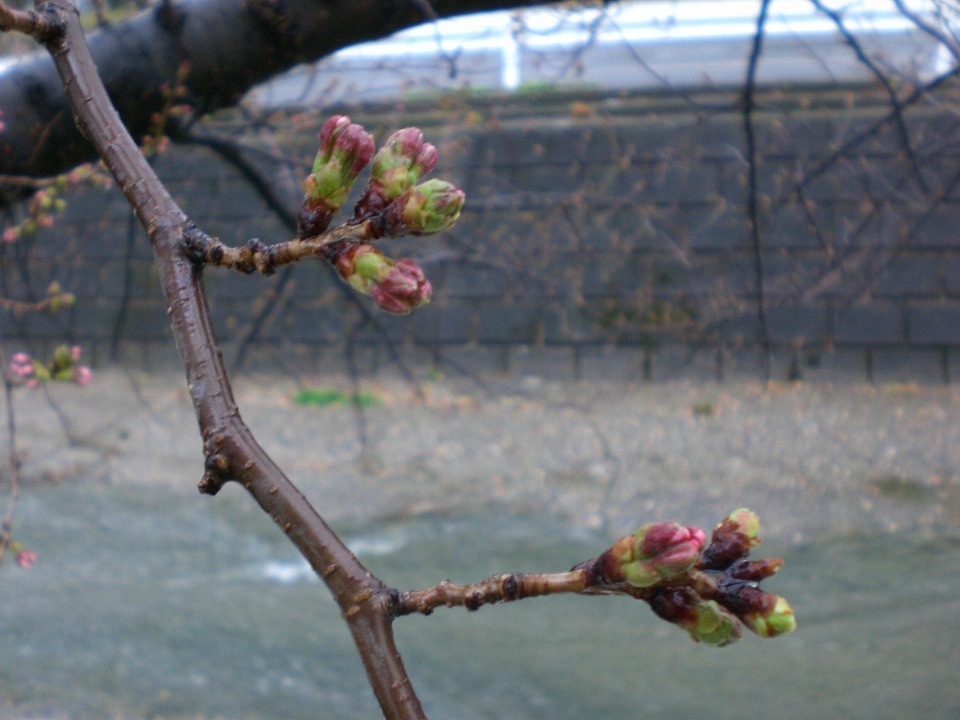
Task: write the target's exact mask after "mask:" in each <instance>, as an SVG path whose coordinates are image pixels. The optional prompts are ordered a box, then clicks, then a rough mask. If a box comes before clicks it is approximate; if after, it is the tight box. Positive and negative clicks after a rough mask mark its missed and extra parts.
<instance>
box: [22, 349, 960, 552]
mask: <svg viewBox="0 0 960 720" xmlns="http://www.w3.org/2000/svg"><path fill="white" fill-rule="evenodd" d="M304 389H309V390H313V391H316V392H314V393H313V395H303V396H301V397H300V398H299V399H300V401H301V402H298V393H300V392H301V391H303V390H304ZM360 390H361V392H362V400H363V403H362V404H363V405H364V407H362V408H361V409H358V408H356V407H354V406H353V405H351V404H350V403H349V402H340V400H343V399H344V396H349V394H350V393H351V392H352V389H351V385H350V383H349V380H348V379H347V378H346V377H343V376H339V375H330V376H322V377H320V376H318V377H309V378H303V379H301V381H300V383H299V384H298V383H295V382H294V381H292V380H291V379H289V378H284V377H275V376H263V375H259V376H257V375H253V376H247V377H243V378H240V379H239V380H238V382H237V384H236V395H237V400H238V403H239V405H240V408H241V412H242V414H243V417H244V418H245V419H246V421H247V422H248V424H249V425H250V426H251V428H252V429H253V430H254V432H255V434H256V436H257V437H258V439H259V440H260V442H261V444H263V445H264V447H266V448H267V450H268V451H269V452H271V453H272V454H273V456H274V458H275V459H276V460H277V461H278V463H279V464H280V466H281V467H282V468H284V470H285V471H286V472H287V473H288V474H289V475H290V476H291V478H292V479H293V480H294V481H295V482H297V484H298V485H300V487H301V489H302V490H303V491H304V492H305V494H306V495H307V496H308V497H309V498H310V499H311V501H312V502H314V504H315V505H316V506H317V507H318V509H320V511H321V513H323V514H324V515H325V517H327V518H328V519H329V520H331V521H350V522H353V521H356V522H367V521H370V520H375V519H377V518H397V517H405V516H411V515H416V514H419V513H426V512H430V513H449V514H456V513H462V512H472V511H478V510H489V509H491V508H503V509H504V510H509V511H512V512H536V513H547V514H549V515H552V516H554V517H557V518H560V519H561V520H563V521H564V522H568V523H571V524H574V525H576V526H581V527H584V528H589V529H602V530H605V531H606V530H609V532H610V534H611V535H616V534H618V533H623V532H628V531H630V530H631V529H632V528H634V527H635V526H636V525H637V524H638V523H639V522H646V521H649V520H659V519H676V520H678V521H681V522H684V523H690V524H699V525H703V526H705V527H711V526H712V525H713V524H714V523H715V522H716V521H717V519H718V518H720V517H722V516H723V515H724V514H725V513H726V512H727V511H729V510H730V509H731V508H733V507H737V506H741V505H747V506H750V507H751V508H753V509H755V510H757V512H759V513H760V516H761V518H762V519H763V521H764V526H765V530H764V533H765V536H767V537H774V536H776V537H778V538H780V539H782V540H786V541H789V542H803V541H805V540H806V539H808V538H809V537H810V536H811V535H812V534H815V533H819V532H822V531H829V532H831V533H839V534H850V533H854V534H857V533H876V532H881V533H885V532H892V531H905V530H918V531H921V530H922V531H925V532H936V529H937V528H939V527H942V526H957V525H960V391H958V389H956V388H954V387H951V386H946V387H925V386H919V385H912V384H899V385H877V386H873V385H867V384H826V383H824V384H804V383H798V384H780V385H771V386H765V385H763V384H761V383H758V382H751V381H737V382H728V383H722V384H719V383H703V382H684V381H677V382H669V383H652V384H643V383H614V382H610V383H602V382H601V383H598V382H592V383H575V382H568V383H554V382H546V381H542V380H538V379H536V378H530V377H528V378H525V379H521V380H506V379H503V378H499V379H498V378H493V379H491V380H490V382H489V383H488V384H486V385H484V386H483V387H481V386H479V385H477V384H476V383H474V382H471V381H468V380H464V379H443V378H437V379H433V380H429V381H424V382H423V383H421V384H420V385H419V386H416V387H415V386H413V385H411V384H409V383H406V382H404V381H401V380H384V379H377V380H370V381H366V382H361V384H360ZM337 393H339V395H338V394H337ZM50 395H51V397H52V399H53V402H54V403H55V406H56V407H55V408H54V407H53V406H51V405H50V404H49V403H48V402H47V400H46V399H45V398H44V396H43V393H42V391H29V390H21V391H19V392H18V393H17V398H16V407H17V421H18V427H19V430H18V432H19V443H20V447H21V452H22V454H23V458H24V465H23V469H22V474H23V481H24V485H25V487H27V488H28V487H29V485H30V484H32V483H50V482H64V483H65V482H70V483H76V482H91V483H98V484H105V485H117V486H137V485H144V484H146V485H152V484H163V485H165V486H168V487H171V488H174V489H177V490H182V491H183V493H184V495H185V496H186V495H189V494H191V493H195V492H196V490H195V486H196V483H197V481H198V480H199V479H200V475H201V472H202V456H201V452H200V440H199V435H198V432H197V430H196V423H195V419H194V416H193V411H192V408H191V406H190V403H189V398H188V395H187V392H186V387H185V382H184V380H183V378H182V376H180V375H178V374H174V373H169V374H146V373H141V372H137V371H133V370H130V369H126V368H111V369H106V370H102V371H99V372H97V373H96V376H95V379H94V383H93V384H92V385H91V386H89V387H76V386H68V385H55V386H51V388H50ZM58 413H59V414H60V415H62V417H63V419H64V421H63V422H61V421H60V420H59V419H58ZM68 435H69V436H70V440H68ZM71 440H72V443H71Z"/></svg>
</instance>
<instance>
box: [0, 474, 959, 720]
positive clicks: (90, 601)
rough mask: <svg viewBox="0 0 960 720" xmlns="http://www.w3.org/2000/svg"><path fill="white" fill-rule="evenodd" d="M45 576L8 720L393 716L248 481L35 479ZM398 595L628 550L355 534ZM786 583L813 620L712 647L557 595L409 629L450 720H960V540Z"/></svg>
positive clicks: (30, 515) (398, 525)
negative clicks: (130, 483) (152, 484)
mask: <svg viewBox="0 0 960 720" xmlns="http://www.w3.org/2000/svg"><path fill="white" fill-rule="evenodd" d="M18 527H19V529H20V530H21V533H20V538H21V539H22V540H24V541H25V542H27V543H28V544H29V545H30V546H31V547H32V548H33V549H34V550H36V551H37V553H38V556H39V558H38V561H37V563H36V565H35V566H34V567H33V568H32V569H31V570H29V571H27V570H22V569H20V568H17V567H15V566H14V565H12V564H11V563H6V564H5V565H4V568H3V570H2V573H0V718H2V719H3V720H7V719H8V718H26V717H31V718H76V719H86V718H97V719H102V718H188V717H189V718H198V717H203V718H225V719H226V718H229V719H231V720H241V719H243V720H252V719H254V718H284V719H285V720H299V719H300V718H303V719H306V718H311V719H314V718H329V719H330V720H339V719H341V718H342V719H343V720H348V719H349V720H357V719H358V718H377V717H379V712H378V709H377V707H376V705H375V703H374V700H373V698H372V695H371V693H370V691H369V689H368V688H367V685H366V682H365V680H364V678H363V674H362V669H361V666H360V663H359V660H358V658H357V655H356V652H355V651H354V650H353V648H352V645H351V641H350V638H349V636H348V633H347V631H346V628H345V626H344V625H343V623H342V622H341V620H340V618H339V615H338V611H337V608H336V606H335V605H334V603H333V601H332V600H331V599H330V598H329V596H328V594H327V592H326V589H325V588H324V587H323V586H322V584H321V583H319V582H318V581H317V580H316V579H315V578H314V577H313V576H312V575H311V573H310V572H309V569H308V568H307V567H306V565H305V564H304V563H303V562H302V561H301V560H300V559H299V558H298V556H297V554H296V552H295V551H294V550H293V548H292V547H291V546H290V545H289V543H288V542H287V540H286V539H285V538H284V537H283V536H282V534H281V533H279V531H277V530H276V528H275V527H273V526H272V524H271V523H270V521H269V520H268V519H267V518H266V517H264V516H263V515H262V513H261V512H260V511H259V510H258V509H256V508H255V507H254V506H253V504H252V503H251V502H250V501H249V500H248V499H247V498H246V497H245V496H243V495H242V494H241V493H240V492H239V491H238V490H236V489H232V488H228V489H226V490H224V492H223V493H222V494H221V496H219V497H217V498H216V499H209V498H190V497H185V496H184V495H182V494H180V495H177V494H173V493H168V492H165V491H161V490H145V489H138V490H136V491H134V490H130V489H119V488H107V487H100V486H92V485H89V484H82V485H81V484H76V485H61V486H48V487H41V488H32V489H30V491H29V492H28V493H25V496H24V497H23V498H22V502H21V506H20V509H19V512H18ZM337 530H338V532H340V533H341V534H342V535H343V537H344V538H345V539H347V540H348V541H349V544H350V545H351V546H352V547H353V549H354V550H355V551H356V552H357V553H358V554H359V555H360V557H361V558H362V559H363V560H364V561H365V562H366V563H367V564H368V565H369V566H370V568H371V569H372V570H373V571H375V572H376V573H378V574H380V575H381V577H383V578H384V579H385V580H386V581H387V582H389V583H390V584H393V585H396V586H398V587H400V588H403V589H412V588H421V587H427V586H429V585H432V584H435V583H436V582H438V581H439V580H441V579H443V578H450V579H452V580H454V581H455V582H466V581H470V580H478V579H481V578H483V577H485V576H487V575H489V574H491V573H494V572H501V571H506V570H518V571H527V572H535V571H541V570H558V571H559V570H565V569H567V568H569V567H570V566H571V565H572V564H574V563H575V562H578V561H580V560H583V559H586V558H587V557H590V556H592V555H595V554H597V553H598V552H600V551H601V550H602V549H603V548H604V547H605V546H607V545H608V544H609V542H610V541H611V540H613V539H614V538H607V537H602V536H600V535H599V534H591V533H588V532H585V531H580V530H570V529H565V528H564V527H563V526H561V525H559V524H557V523H556V522H555V521H552V520H548V519H545V518H542V517H532V516H516V515H509V516H505V515H499V514H495V513H488V514H482V515H471V516H457V517H440V516H420V517H414V518H409V519H403V520H397V521H392V522H379V523H377V524H375V525H359V526H353V527H338V528H337ZM768 555H776V556H781V557H783V558H784V559H785V560H786V566H785V567H784V569H783V570H782V571H781V574H780V575H779V576H777V577H775V578H773V579H771V580H768V581H767V583H766V584H767V585H768V586H769V589H770V590H772V591H775V592H778V593H780V594H783V595H786V596H787V597H788V598H789V599H790V600H791V602H792V603H793V605H794V607H795V609H796V612H797V615H798V619H799V629H798V630H797V632H795V633H793V634H792V635H790V636H787V637H785V638H781V639H777V640H761V639H759V638H756V637H753V636H749V635H748V636H746V637H744V638H743V640H741V642H740V643H739V644H737V645H735V646H732V647H729V648H724V649H714V648H708V647H703V646H698V645H695V644H693V643H692V642H690V641H689V640H688V639H686V636H685V635H684V634H683V633H682V632H681V631H679V630H677V629H676V628H674V627H672V626H669V625H667V624H665V623H663V622H661V621H659V620H657V619H656V618H655V617H654V616H653V615H652V613H651V612H650V611H649V609H648V608H647V607H646V605H644V604H643V603H640V602H636V601H631V600H627V599H623V598H603V597H592V598H580V597H552V598H545V599H539V600H527V601H524V602H521V603H515V604H512V605H509V606H498V607H486V608H482V609H481V610H480V611H479V612H475V613H467V612H465V611H463V610H461V609H452V610H446V611H437V612H436V613H434V614H433V615H432V616H430V617H428V618H421V617H413V618H403V619H400V620H398V622H397V625H396V627H397V633H398V642H399V645H400V648H401V651H402V652H403V653H404V657H405V660H406V663H407V666H408V668H409V669H410V670H411V673H412V676H413V680H414V684H415V686H416V687H417V689H418V691H419V693H420V695H421V698H422V700H423V702H424V705H425V708H426V710H427V714H428V715H429V717H431V718H437V719H439V718H447V719H453V718H458V719H459V718H463V719H465V720H472V719H475V718H476V719H480V718H491V719H492V718H497V719H499V720H509V719H515V720H527V719H530V720H533V719H537V720H541V719H547V718H549V719H551V720H565V719H568V718H569V719H570V720H573V719H574V718H576V719H577V720H580V719H582V718H591V719H592V720H605V719H609V720H624V719H626V718H630V719H632V718H637V719H640V718H669V719H670V720H686V719H690V720H693V719H698V718H703V719H707V718H709V720H722V719H724V718H730V719H731V720H732V719H733V718H737V719H740V718H751V717H776V718H779V719H780V720H792V719H794V718H795V719H797V720H800V719H804V720H806V719H809V720H815V719H819V718H844V719H845V720H857V719H859V718H862V719H864V720H868V719H869V720H879V719H881V718H891V719H893V718H896V719H897V720H911V719H912V718H925V719H938V718H942V719H943V720H956V718H960V683H958V682H957V678H958V672H960V534H958V533H956V532H952V533H948V534H946V535H934V534H931V533H924V534H922V535H910V536H908V535H884V536H874V537H834V538H825V539H823V541H822V542H817V543H813V544H808V545H805V546H800V547H794V546H786V545H782V544H781V545H778V544H777V542H776V539H774V538H771V539H769V540H768V542H767V543H766V544H765V545H763V546H762V547H761V548H759V551H758V556H768Z"/></svg>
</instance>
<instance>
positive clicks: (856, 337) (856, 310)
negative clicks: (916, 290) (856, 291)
mask: <svg viewBox="0 0 960 720" xmlns="http://www.w3.org/2000/svg"><path fill="white" fill-rule="evenodd" d="M833 339H834V340H835V341H836V342H838V343H845V344H851V343H856V344H862V345H889V344H897V343H902V342H904V341H905V340H906V339H907V338H906V333H905V328H904V313H903V308H902V307H901V306H900V305H898V304H895V303H877V304H871V305H850V306H847V307H842V308H839V309H836V310H834V312H833Z"/></svg>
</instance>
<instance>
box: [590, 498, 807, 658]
mask: <svg viewBox="0 0 960 720" xmlns="http://www.w3.org/2000/svg"><path fill="white" fill-rule="evenodd" d="M759 532H760V520H759V518H758V517H757V515H756V513H754V512H752V511H750V510H747V509H745V508H741V509H738V510H734V511H733V512H732V513H730V514H729V515H728V516H727V517H726V518H724V520H723V521H722V522H721V523H720V524H719V525H718V526H717V528H716V529H715V530H714V532H713V535H712V537H711V539H710V543H709V544H705V540H706V536H705V534H704V532H703V530H701V529H700V528H695V527H684V526H682V525H678V524H676V523H673V522H660V523H651V524H649V525H644V526H643V527H641V528H640V529H639V530H637V531H636V532H635V533H634V534H633V535H628V536H626V537H624V538H621V539H620V540H618V541H617V542H616V543H614V545H613V546H612V547H611V548H610V549H609V550H607V551H606V552H604V553H603V554H602V555H600V557H598V558H597V559H596V564H595V565H594V566H593V573H594V582H595V585H594V587H597V588H599V589H602V590H606V591H621V592H626V593H628V594H631V595H634V596H636V597H639V598H642V599H644V600H646V601H647V602H648V603H649V604H650V607H651V608H652V609H653V611H654V612H655V613H656V614H657V615H659V616H660V617H661V618H663V619H664V620H667V621H668V622H672V623H674V624H676V625H678V626H680V627H681V628H683V629H684V630H686V631H687V633H688V634H689V635H690V637H691V638H693V640H695V641H697V642H703V643H707V644H709V645H715V646H724V645H729V644H731V643H733V642H736V641H737V640H738V639H740V636H741V635H742V634H743V625H746V626H747V628H748V629H749V630H751V631H753V632H754V633H756V634H757V635H759V636H760V637H765V638H771V637H777V636H778V635H783V634H785V633H788V632H790V631H791V630H793V629H794V628H795V627H796V619H795V617H794V613H793V608H791V607H790V604H789V603H788V602H787V601H786V599H784V598H782V597H780V596H778V595H774V594H772V593H768V592H766V591H764V590H761V589H760V587H759V583H760V581H761V580H763V579H765V578H767V577H770V576H771V575H773V574H774V573H776V571H777V570H779V568H780V567H781V566H782V565H783V561H782V560H779V559H776V558H770V559H765V560H747V559H746V558H747V556H748V555H749V553H750V550H752V549H753V548H755V547H756V546H757V545H759V544H760V539H759V537H758V535H759ZM586 565H587V564H581V565H580V566H578V567H585V566H586Z"/></svg>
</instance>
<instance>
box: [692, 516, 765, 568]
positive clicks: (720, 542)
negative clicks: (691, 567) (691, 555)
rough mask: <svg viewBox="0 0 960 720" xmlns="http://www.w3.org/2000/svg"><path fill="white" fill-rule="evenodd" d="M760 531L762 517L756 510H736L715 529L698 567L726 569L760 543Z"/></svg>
mask: <svg viewBox="0 0 960 720" xmlns="http://www.w3.org/2000/svg"><path fill="white" fill-rule="evenodd" d="M759 533H760V518H759V517H757V514H756V513H755V512H753V511H752V510H747V509H746V508H739V509H737V510H734V511H733V512H732V513H730V514H729V515H728V516H727V517H725V518H724V519H723V521H722V522H721V523H720V524H719V525H717V527H716V529H715V530H714V531H713V537H712V538H711V539H710V545H708V546H707V548H706V550H704V551H703V556H702V558H701V559H700V562H699V564H698V567H700V568H703V569H708V570H725V569H726V568H728V567H730V566H731V565H732V564H733V563H735V562H737V561H738V560H741V559H743V558H745V557H746V556H747V555H748V554H749V553H750V550H751V549H753V548H755V547H756V546H757V545H759V544H760V539H759V537H757V536H758V535H759Z"/></svg>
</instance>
